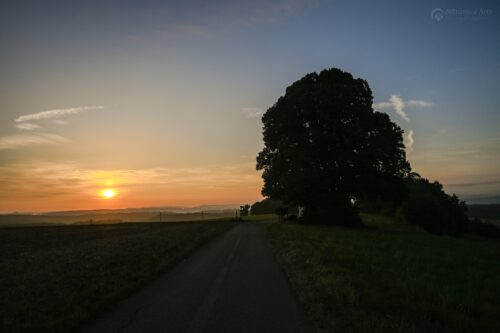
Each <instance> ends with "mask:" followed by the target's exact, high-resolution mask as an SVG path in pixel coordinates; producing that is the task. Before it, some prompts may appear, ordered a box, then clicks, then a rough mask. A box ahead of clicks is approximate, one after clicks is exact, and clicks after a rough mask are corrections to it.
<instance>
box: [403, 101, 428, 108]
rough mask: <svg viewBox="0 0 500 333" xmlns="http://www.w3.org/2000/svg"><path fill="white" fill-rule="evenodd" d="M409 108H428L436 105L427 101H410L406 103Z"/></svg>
mask: <svg viewBox="0 0 500 333" xmlns="http://www.w3.org/2000/svg"><path fill="white" fill-rule="evenodd" d="M406 103H407V105H408V107H410V108H411V107H419V108H428V107H431V106H433V105H434V104H433V103H431V102H427V101H422V100H415V99H410V100H409V101H407V102H406Z"/></svg>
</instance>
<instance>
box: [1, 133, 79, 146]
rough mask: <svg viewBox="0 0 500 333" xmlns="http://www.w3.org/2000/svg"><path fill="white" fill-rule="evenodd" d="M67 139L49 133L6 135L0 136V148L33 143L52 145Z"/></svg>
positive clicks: (64, 141) (32, 144)
mask: <svg viewBox="0 0 500 333" xmlns="http://www.w3.org/2000/svg"><path fill="white" fill-rule="evenodd" d="M69 141H70V140H68V139H66V138H64V137H62V136H59V135H56V134H50V133H40V134H20V135H8V136H2V137H0V150H8V149H18V148H22V147H27V146H34V145H53V144H59V143H66V142H69Z"/></svg>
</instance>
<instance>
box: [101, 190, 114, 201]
mask: <svg viewBox="0 0 500 333" xmlns="http://www.w3.org/2000/svg"><path fill="white" fill-rule="evenodd" d="M115 196H116V191H115V190H113V189H112V188H107V189H104V190H102V191H101V197H103V198H104V199H111V198H113V197H115Z"/></svg>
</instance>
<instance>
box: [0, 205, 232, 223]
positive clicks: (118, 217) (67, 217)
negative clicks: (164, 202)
mask: <svg viewBox="0 0 500 333" xmlns="http://www.w3.org/2000/svg"><path fill="white" fill-rule="evenodd" d="M237 207H239V205H210V206H208V205H207V206H197V207H188V208H185V207H147V208H127V209H109V210H108V209H102V210H80V211H61V212H47V213H40V214H1V215H0V226H32V225H57V224H61V225H67V224H103V223H122V222H160V221H162V222H173V221H195V220H213V219H220V218H228V217H234V216H235V210H236V208H237ZM160 213H161V215H160Z"/></svg>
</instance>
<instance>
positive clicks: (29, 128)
mask: <svg viewBox="0 0 500 333" xmlns="http://www.w3.org/2000/svg"><path fill="white" fill-rule="evenodd" d="M16 128H17V129H20V130H22V131H33V130H36V129H38V128H40V125H37V124H33V123H21V124H16Z"/></svg>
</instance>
